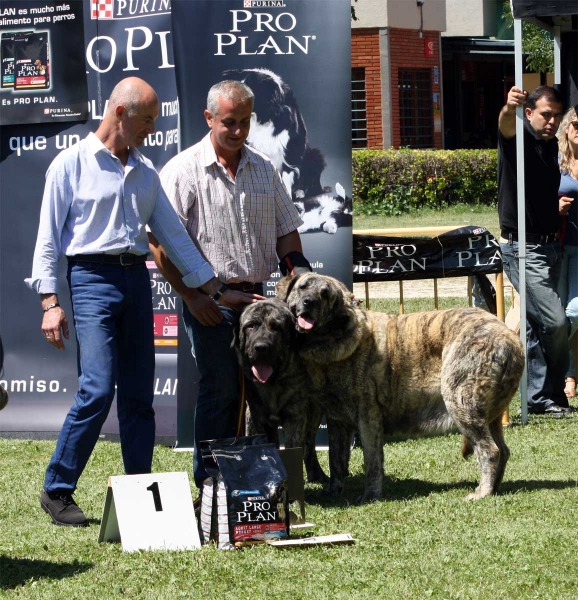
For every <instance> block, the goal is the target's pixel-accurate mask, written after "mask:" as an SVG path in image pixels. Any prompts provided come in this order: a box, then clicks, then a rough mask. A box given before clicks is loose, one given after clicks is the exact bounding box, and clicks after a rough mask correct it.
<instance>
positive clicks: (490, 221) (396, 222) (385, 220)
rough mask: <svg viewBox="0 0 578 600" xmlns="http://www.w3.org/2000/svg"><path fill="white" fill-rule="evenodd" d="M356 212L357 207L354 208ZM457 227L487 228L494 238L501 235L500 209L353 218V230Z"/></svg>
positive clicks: (453, 209)
mask: <svg viewBox="0 0 578 600" xmlns="http://www.w3.org/2000/svg"><path fill="white" fill-rule="evenodd" d="M353 208H354V210H355V206H354V207H353ZM442 225H455V226H456V227H465V226H467V225H478V226H482V227H486V229H488V230H489V231H490V232H491V233H492V234H493V235H494V237H498V236H499V234H500V226H499V224H498V209H497V208H491V207H488V206H468V205H465V204H461V205H458V206H452V207H450V208H446V209H444V210H433V209H422V210H419V211H414V212H411V213H407V214H404V215H401V216H399V217H384V216H365V215H355V212H354V217H353V229H389V228H397V227H437V226H442Z"/></svg>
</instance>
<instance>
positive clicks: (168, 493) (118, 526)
mask: <svg viewBox="0 0 578 600" xmlns="http://www.w3.org/2000/svg"><path fill="white" fill-rule="evenodd" d="M98 541H99V542H118V541H120V542H121V543H122V549H123V550H124V551H125V552H135V551H136V550H194V549H197V548H200V547H201V541H200V539H199V530H198V528H197V521H196V518H195V510H194V507H193V499H192V496H191V489H190V486H189V476H188V474H187V473H185V472H182V473H181V472H177V473H151V474H146V475H124V476H119V477H110V478H109V484H108V491H107V494H106V500H105V503H104V510H103V515H102V522H101V524H100V533H99V537H98Z"/></svg>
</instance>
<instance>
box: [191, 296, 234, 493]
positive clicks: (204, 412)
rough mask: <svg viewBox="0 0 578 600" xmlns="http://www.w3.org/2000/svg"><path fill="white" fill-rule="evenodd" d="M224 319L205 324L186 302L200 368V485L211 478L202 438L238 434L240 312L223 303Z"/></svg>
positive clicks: (197, 467)
mask: <svg viewBox="0 0 578 600" xmlns="http://www.w3.org/2000/svg"><path fill="white" fill-rule="evenodd" d="M219 308H220V309H221V312H222V313H223V320H222V321H221V322H220V323H219V324H218V325H215V326H213V327H211V326H205V325H201V324H200V323H199V322H198V321H197V319H195V317H193V315H191V313H190V312H189V310H188V308H187V307H186V305H185V304H184V303H183V319H184V321H185V328H186V330H187V334H188V336H189V339H190V340H191V346H192V353H193V356H194V357H195V362H196V364H197V369H198V371H199V377H200V379H199V393H198V396H197V403H196V405H195V443H194V454H193V475H194V478H195V483H196V484H197V487H199V488H200V487H201V486H202V483H203V480H204V479H206V478H207V472H206V471H205V468H204V466H203V460H202V458H201V452H200V450H199V442H202V441H205V440H214V439H219V438H230V437H234V436H235V435H236V434H237V425H238V420H239V407H240V386H239V367H238V364H237V355H236V353H235V349H234V347H233V338H234V330H235V328H236V327H237V323H238V322H239V313H238V312H237V311H235V310H232V309H230V308H227V307H225V306H220V307H219Z"/></svg>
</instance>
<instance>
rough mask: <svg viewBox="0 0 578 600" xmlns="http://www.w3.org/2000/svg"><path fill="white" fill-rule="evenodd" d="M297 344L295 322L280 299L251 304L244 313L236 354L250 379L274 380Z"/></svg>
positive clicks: (240, 323)
mask: <svg viewBox="0 0 578 600" xmlns="http://www.w3.org/2000/svg"><path fill="white" fill-rule="evenodd" d="M294 343H295V319H294V318H293V315H292V314H291V311H290V310H289V308H288V307H287V306H286V305H285V304H283V302H280V301H279V300H277V299H270V300H263V301H261V302H256V303H255V304H250V305H249V306H248V307H247V308H246V309H245V310H244V311H243V313H242V314H241V317H240V320H239V333H238V339H237V352H238V355H239V359H240V362H241V366H242V367H243V370H244V372H245V375H246V376H247V377H253V378H254V379H255V380H256V381H258V382H259V383H267V382H268V381H274V380H275V378H276V376H277V375H279V373H280V371H281V369H283V368H284V366H285V365H286V364H287V361H288V360H290V357H291V354H292V353H293V351H294V348H293V346H294Z"/></svg>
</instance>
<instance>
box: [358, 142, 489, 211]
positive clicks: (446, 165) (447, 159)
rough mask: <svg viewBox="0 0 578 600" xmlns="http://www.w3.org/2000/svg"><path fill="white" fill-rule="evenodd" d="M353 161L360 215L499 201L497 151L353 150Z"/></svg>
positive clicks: (486, 203)
mask: <svg viewBox="0 0 578 600" xmlns="http://www.w3.org/2000/svg"><path fill="white" fill-rule="evenodd" d="M352 162H353V200H354V212H355V213H356V214H363V215H389V216H395V215H401V214H403V213H406V212H410V211H412V210H415V209H418V208H436V209H440V208H445V207H448V206H452V205H456V204H469V205H480V204H481V205H486V206H494V205H495V204H496V201H497V151H496V150H408V149H402V150H393V149H390V150H355V151H354V152H353V161H352Z"/></svg>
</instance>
